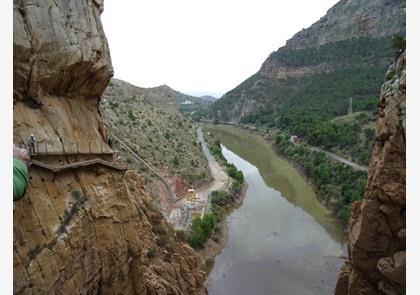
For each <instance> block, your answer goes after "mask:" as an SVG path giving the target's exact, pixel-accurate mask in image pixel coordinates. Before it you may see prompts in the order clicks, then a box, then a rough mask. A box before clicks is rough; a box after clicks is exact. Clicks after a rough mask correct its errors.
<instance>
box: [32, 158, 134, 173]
mask: <svg viewBox="0 0 420 295" xmlns="http://www.w3.org/2000/svg"><path fill="white" fill-rule="evenodd" d="M31 166H36V167H39V168H42V169H45V170H48V171H51V172H53V173H58V172H63V171H68V170H73V169H78V168H82V167H87V166H104V167H108V168H110V169H113V170H117V171H123V172H124V171H126V170H127V169H126V168H123V167H120V166H118V165H116V164H114V163H111V162H108V161H105V160H102V159H92V160H86V161H81V162H75V163H71V164H65V165H62V166H54V165H50V164H46V163H43V162H40V161H37V160H32V161H31Z"/></svg>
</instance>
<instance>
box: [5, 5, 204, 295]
mask: <svg viewBox="0 0 420 295" xmlns="http://www.w3.org/2000/svg"><path fill="white" fill-rule="evenodd" d="M102 9H103V3H102V1H93V0H61V1H60V0H58V1H41V0H32V1H31V0H14V41H13V44H14V97H13V101H14V110H13V111H14V118H13V120H14V136H13V139H14V143H16V144H19V143H22V142H24V141H26V140H27V139H28V137H29V135H30V134H31V133H33V134H34V135H35V137H36V138H37V139H38V140H43V143H41V144H40V149H41V151H42V152H43V151H44V150H43V149H44V148H46V149H48V152H49V153H52V152H55V153H58V154H59V153H60V151H66V152H69V151H71V152H75V151H79V152H80V153H82V152H88V151H89V150H91V151H97V152H98V153H99V152H107V151H110V150H111V149H110V147H109V146H108V145H107V130H106V128H104V127H103V124H102V118H101V115H100V112H99V108H98V104H99V99H100V95H102V93H103V91H104V89H105V88H106V86H107V84H108V82H109V79H110V78H111V76H112V74H113V70H112V65H111V59H110V55H109V50H108V45H107V41H106V38H105V35H104V32H103V29H102V24H101V21H100V13H101V11H102ZM87 157H89V156H86V155H84V156H82V155H74V156H63V155H55V156H48V155H47V156H42V157H40V158H38V160H40V161H43V162H47V163H54V164H56V165H62V164H65V163H73V162H75V161H80V160H83V159H85V158H87ZM144 187H145V183H144V180H143V179H141V178H140V177H139V175H138V174H136V173H134V172H127V173H125V174H122V173H121V172H118V171H112V170H110V169H108V168H104V167H102V168H100V167H86V168H81V169H76V170H71V171H67V172H62V173H60V174H55V175H53V174H52V173H51V172H49V171H45V170H41V169H39V168H36V167H31V168H30V185H29V188H28V191H27V192H26V195H25V196H24V198H23V199H21V200H19V201H17V202H15V203H14V214H13V215H14V223H13V234H14V239H13V255H14V256H13V258H14V272H13V275H14V280H13V285H14V293H15V294H199V292H200V291H201V290H202V286H203V281H204V274H203V272H202V271H201V267H202V261H201V259H200V258H199V257H198V256H197V255H196V253H195V252H194V250H193V249H192V248H190V247H189V246H188V245H186V244H185V243H184V242H183V241H182V240H181V238H180V237H179V236H178V235H177V234H176V233H174V232H173V230H172V228H171V227H170V226H169V225H168V224H167V223H166V222H165V220H164V219H163V217H162V215H161V213H159V212H158V210H156V209H155V208H154V207H153V205H152V204H153V202H152V199H151V198H150V197H149V196H148V195H147V193H146V192H145V190H144Z"/></svg>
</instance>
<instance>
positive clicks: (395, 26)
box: [286, 0, 405, 48]
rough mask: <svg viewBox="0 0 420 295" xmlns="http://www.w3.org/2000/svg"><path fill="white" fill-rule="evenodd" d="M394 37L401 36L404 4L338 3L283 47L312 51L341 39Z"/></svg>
mask: <svg viewBox="0 0 420 295" xmlns="http://www.w3.org/2000/svg"><path fill="white" fill-rule="evenodd" d="M402 23H403V24H404V25H403V26H402V25H401V24H402ZM396 33H400V34H405V1H404V0H369V1H366V0H341V1H339V2H338V3H337V4H335V5H334V6H333V7H331V8H330V9H329V10H328V12H327V14H326V15H325V16H324V17H322V18H321V19H320V20H319V21H318V22H316V23H314V24H313V25H312V26H310V27H309V28H307V29H303V30H302V31H300V32H298V33H297V34H296V35H294V36H293V38H291V39H290V40H288V41H287V43H286V47H288V48H306V47H314V46H320V45H323V44H326V43H330V42H335V41H340V40H345V39H351V38H359V37H367V36H369V37H375V38H378V37H383V36H388V35H392V34H396Z"/></svg>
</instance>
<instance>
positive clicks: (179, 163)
mask: <svg viewBox="0 0 420 295" xmlns="http://www.w3.org/2000/svg"><path fill="white" fill-rule="evenodd" d="M177 94H178V92H176V91H175V90H173V89H171V88H170V87H168V86H166V85H162V86H158V87H153V88H142V87H137V86H134V85H131V84H129V83H127V82H125V81H122V80H118V79H111V82H110V83H109V85H108V87H107V89H106V90H105V92H104V94H103V95H102V100H101V104H100V109H101V113H102V115H103V118H104V122H105V123H106V125H107V126H108V128H110V130H111V132H113V133H115V134H116V135H117V136H119V137H120V138H122V139H123V140H124V141H125V142H126V143H127V144H128V145H129V146H130V148H132V149H133V150H134V151H136V152H137V153H138V155H140V156H141V157H142V158H144V159H146V161H148V162H149V163H150V164H151V165H154V166H155V167H157V168H158V169H160V170H161V171H163V172H164V173H165V174H166V173H168V174H169V175H170V176H171V177H180V178H182V179H183V181H185V182H186V183H188V184H189V185H193V184H198V183H200V182H203V181H206V180H209V179H210V172H209V170H208V166H207V160H206V158H205V157H204V154H203V153H202V151H201V148H200V146H199V145H198V144H197V137H196V126H195V124H194V123H193V122H192V121H191V119H189V118H187V117H185V116H183V115H182V114H181V113H180V112H179V110H178V108H177V101H176V99H177ZM123 156H124V160H125V161H126V163H127V165H128V166H129V167H131V168H134V169H139V167H138V164H136V163H134V162H132V161H131V160H130V157H126V156H125V155H124V154H123ZM144 173H146V174H147V173H148V171H144Z"/></svg>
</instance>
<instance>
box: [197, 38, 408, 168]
mask: <svg viewBox="0 0 420 295" xmlns="http://www.w3.org/2000/svg"><path fill="white" fill-rule="evenodd" d="M404 44H405V40H404V38H403V37H401V36H396V37H394V38H392V37H391V36H388V37H382V38H375V39H374V38H367V37H363V38H358V39H349V40H343V41H338V42H332V43H328V44H325V45H322V46H319V47H310V48H304V49H292V48H286V47H282V48H280V49H279V50H277V51H276V52H274V53H272V54H271V55H270V57H269V58H268V59H267V61H266V62H265V64H264V65H263V67H262V70H261V71H259V72H258V73H256V74H254V75H253V76H251V77H250V78H248V79H247V80H245V81H244V82H243V83H241V84H240V85H238V86H237V87H236V88H234V89H233V90H231V91H229V92H228V93H226V94H225V95H224V96H223V97H222V98H221V99H219V100H218V101H216V102H215V103H214V104H213V105H212V106H211V107H210V108H208V109H207V110H205V111H201V112H198V113H197V114H194V116H193V118H194V119H199V118H200V117H207V118H208V119H212V120H220V121H230V120H232V118H239V119H240V123H243V124H252V125H254V126H256V127H265V128H270V129H275V130H278V131H281V132H287V133H290V134H294V135H297V136H299V137H300V138H301V139H303V140H304V141H306V142H308V143H309V144H310V145H319V146H322V147H323V148H325V149H329V150H332V151H334V150H335V152H337V151H339V153H341V154H342V155H344V156H346V157H350V158H353V159H354V160H356V161H358V162H360V163H362V164H367V163H368V162H369V158H370V145H371V143H370V144H368V145H366V144H365V142H366V137H365V136H364V134H365V133H364V130H365V129H366V128H367V127H366V126H367V125H369V122H363V120H361V119H360V120H359V119H357V120H353V121H351V122H341V123H340V124H338V123H336V122H334V119H335V118H336V117H339V116H345V115H347V114H348V109H349V99H350V98H352V101H353V103H352V109H353V112H369V115H368V117H371V115H372V114H373V113H374V112H375V111H376V110H377V104H378V101H379V92H380V87H381V85H382V83H383V79H384V74H385V72H386V69H387V67H388V65H389V64H390V63H391V62H392V60H393V58H394V55H395V52H396V50H401V49H402V48H404V46H405V45H404ZM270 69H274V70H273V72H270ZM277 69H282V71H284V72H285V73H288V71H295V70H297V71H300V72H301V73H302V74H299V76H297V77H296V76H293V75H285V76H284V77H283V78H282V76H279V77H276V70H277ZM388 75H393V73H388ZM242 106H244V107H243V108H242ZM245 106H246V107H245ZM244 109H247V110H251V111H248V112H247V113H245V112H243V110H244ZM244 113H245V115H244ZM366 146H368V148H367V149H365V147H366Z"/></svg>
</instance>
